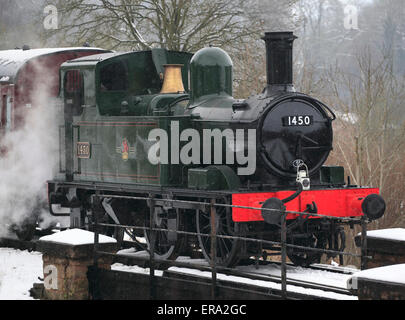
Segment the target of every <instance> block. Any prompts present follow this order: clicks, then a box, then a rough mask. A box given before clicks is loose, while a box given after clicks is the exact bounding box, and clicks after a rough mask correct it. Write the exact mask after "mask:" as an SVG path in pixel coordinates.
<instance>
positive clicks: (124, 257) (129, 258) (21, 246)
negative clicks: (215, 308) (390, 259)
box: [0, 238, 356, 300]
mask: <svg viewBox="0 0 405 320" xmlns="http://www.w3.org/2000/svg"><path fill="white" fill-rule="evenodd" d="M37 241H38V239H34V240H33V241H29V242H28V241H20V240H18V239H12V238H0V247H8V248H13V249H18V250H28V251H35V250H36V245H37ZM105 254H107V253H105ZM109 255H111V256H113V257H114V264H115V265H121V266H124V265H126V268H125V269H126V271H128V270H130V268H131V267H137V268H141V269H144V270H145V271H144V273H147V269H148V268H149V267H150V262H149V254H148V253H147V252H137V253H135V254H125V253H124V254H118V255H112V254H109ZM128 264H129V265H130V266H128ZM118 270H119V267H118ZM138 270H139V269H138ZM155 270H156V271H157V272H160V273H161V274H162V276H163V277H166V278H170V279H183V280H189V281H195V282H209V281H211V277H212V273H211V268H210V267H209V266H208V264H207V263H206V262H205V261H203V260H202V259H191V258H190V257H182V258H181V259H178V260H176V261H173V262H172V261H171V262H169V263H168V262H165V261H158V260H157V261H155ZM280 270H281V263H279V262H269V261H260V262H259V263H258V264H257V263H256V261H255V260H253V259H252V260H251V263H245V264H244V265H242V266H238V267H237V268H234V269H228V268H221V267H218V268H217V273H218V275H217V277H218V282H219V285H225V286H227V287H228V288H229V287H235V288H236V287H237V288H239V289H240V288H241V287H242V288H245V290H249V291H258V292H262V293H269V292H270V293H271V294H273V295H275V296H277V295H280V294H281V283H282V279H281V273H280V272H281V271H280ZM309 270H311V271H312V272H318V273H319V276H320V277H321V276H322V275H324V276H325V277H327V276H331V277H332V278H334V277H339V276H342V277H343V280H344V277H346V276H350V275H351V274H353V273H354V270H353V269H348V268H341V267H334V266H327V265H313V266H310V267H308V268H301V267H296V266H294V265H292V264H288V265H287V290H288V298H289V299H315V300H317V299H322V300H323V299H326V300H334V299H343V300H351V299H355V298H356V297H355V296H354V295H353V294H352V293H351V292H350V291H349V290H347V289H346V288H344V287H343V286H342V285H340V286H339V285H332V284H328V283H324V282H322V281H321V280H322V279H319V280H320V281H308V280H303V279H300V277H305V275H306V273H310V272H309ZM278 273H279V274H278ZM343 280H342V283H343ZM326 282H327V281H326Z"/></svg>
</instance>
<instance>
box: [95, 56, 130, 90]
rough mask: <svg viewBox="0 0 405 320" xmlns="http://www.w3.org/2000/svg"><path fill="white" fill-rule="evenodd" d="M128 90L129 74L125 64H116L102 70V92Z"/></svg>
mask: <svg viewBox="0 0 405 320" xmlns="http://www.w3.org/2000/svg"><path fill="white" fill-rule="evenodd" d="M127 89H128V72H127V68H126V66H125V64H124V63H123V62H115V63H112V64H109V65H107V66H105V67H103V68H102V69H101V70H100V90H101V91H126V90H127Z"/></svg>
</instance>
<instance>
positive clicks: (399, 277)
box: [353, 264, 405, 285]
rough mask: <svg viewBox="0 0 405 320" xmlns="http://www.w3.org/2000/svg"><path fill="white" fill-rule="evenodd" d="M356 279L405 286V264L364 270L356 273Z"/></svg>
mask: <svg viewBox="0 0 405 320" xmlns="http://www.w3.org/2000/svg"><path fill="white" fill-rule="evenodd" d="M353 278H354V279H367V280H375V281H382V282H390V283H397V284H403V285H405V264H396V265H392V266H388V267H381V268H375V269H369V270H364V271H360V272H358V273H356V274H355V275H354V276H353Z"/></svg>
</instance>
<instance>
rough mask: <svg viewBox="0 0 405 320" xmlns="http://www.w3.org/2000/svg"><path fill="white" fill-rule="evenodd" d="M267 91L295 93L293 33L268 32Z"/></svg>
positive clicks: (266, 40)
mask: <svg viewBox="0 0 405 320" xmlns="http://www.w3.org/2000/svg"><path fill="white" fill-rule="evenodd" d="M262 39H263V40H264V41H265V42H266V59H267V91H268V92H269V91H294V84H293V43H294V40H295V39H297V37H296V36H294V34H293V32H266V34H265V36H264V37H263V38H262Z"/></svg>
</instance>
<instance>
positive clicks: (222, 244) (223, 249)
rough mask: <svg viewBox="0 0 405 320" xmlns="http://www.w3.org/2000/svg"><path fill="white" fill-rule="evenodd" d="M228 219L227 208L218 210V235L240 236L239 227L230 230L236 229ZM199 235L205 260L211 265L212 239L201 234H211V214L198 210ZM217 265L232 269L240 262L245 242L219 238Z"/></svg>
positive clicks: (216, 226)
mask: <svg viewBox="0 0 405 320" xmlns="http://www.w3.org/2000/svg"><path fill="white" fill-rule="evenodd" d="M227 219H228V217H227V214H226V208H220V207H217V208H216V218H215V220H216V225H215V228H216V234H217V235H219V236H221V235H222V236H230V235H233V234H235V231H236V234H240V232H239V227H238V226H236V230H229V228H234V229H235V225H234V223H231V224H230V225H229V224H228V221H227ZM197 233H198V234H199V235H198V236H197V237H198V242H199V244H200V248H201V250H202V253H203V255H204V257H205V259H206V260H207V261H208V262H209V263H211V237H210V236H203V235H201V234H207V235H210V234H211V213H210V211H209V210H208V212H203V211H200V210H197ZM216 240H217V241H216V242H217V246H216V247H217V248H216V250H217V260H216V262H217V265H219V266H223V267H232V266H234V265H236V264H238V262H239V261H240V259H241V258H243V257H242V256H241V254H242V252H241V251H242V248H243V245H244V243H243V241H241V240H236V239H224V238H217V239H216Z"/></svg>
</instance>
